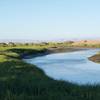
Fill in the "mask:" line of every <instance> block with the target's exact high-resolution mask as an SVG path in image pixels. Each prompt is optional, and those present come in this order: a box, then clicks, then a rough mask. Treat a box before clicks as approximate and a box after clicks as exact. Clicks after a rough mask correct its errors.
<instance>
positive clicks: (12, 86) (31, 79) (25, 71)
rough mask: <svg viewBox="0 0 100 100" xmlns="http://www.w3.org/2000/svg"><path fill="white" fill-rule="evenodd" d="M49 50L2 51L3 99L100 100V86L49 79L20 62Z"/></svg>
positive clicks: (0, 78) (0, 79) (0, 81)
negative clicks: (31, 55) (79, 84)
mask: <svg viewBox="0 0 100 100" xmlns="http://www.w3.org/2000/svg"><path fill="white" fill-rule="evenodd" d="M45 50H46V49H43V48H42V49H40V48H38V49H36V48H31V49H30V48H29V49H26V48H24V49H21V48H20V49H17V48H3V49H2V50H1V52H0V100H100V86H99V85H94V86H89V85H86V86H78V85H75V84H72V83H68V82H64V81H56V80H53V79H51V78H49V77H47V76H46V75H45V74H44V72H43V71H42V70H40V69H38V68H37V67H36V66H34V65H31V64H27V63H25V62H24V61H22V60H21V57H22V56H23V54H25V55H26V54H38V53H44V52H45Z"/></svg>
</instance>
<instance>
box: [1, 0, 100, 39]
mask: <svg viewBox="0 0 100 100" xmlns="http://www.w3.org/2000/svg"><path fill="white" fill-rule="evenodd" d="M85 38H93V39H94V38H95V39H96V38H100V0H0V40H2V39H7V40H10V39H13V40H14V39H15V40H16V39H20V40H21V39H23V40H53V39H55V40H57V39H85Z"/></svg>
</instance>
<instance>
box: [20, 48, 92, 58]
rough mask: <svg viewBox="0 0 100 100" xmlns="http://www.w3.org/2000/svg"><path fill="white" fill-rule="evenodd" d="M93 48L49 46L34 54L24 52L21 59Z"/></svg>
mask: <svg viewBox="0 0 100 100" xmlns="http://www.w3.org/2000/svg"><path fill="white" fill-rule="evenodd" d="M88 49H91V48H80V47H66V48H62V47H58V48H47V49H45V50H44V51H43V52H37V53H33V54H28V53H27V54H22V55H21V59H30V58H34V57H38V56H44V55H48V54H53V53H63V52H75V51H80V50H88Z"/></svg>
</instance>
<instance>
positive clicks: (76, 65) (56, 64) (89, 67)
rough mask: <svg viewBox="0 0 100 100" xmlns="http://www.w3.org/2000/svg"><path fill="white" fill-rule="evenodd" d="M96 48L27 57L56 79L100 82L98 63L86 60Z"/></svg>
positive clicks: (82, 82) (84, 82) (81, 82)
mask: <svg viewBox="0 0 100 100" xmlns="http://www.w3.org/2000/svg"><path fill="white" fill-rule="evenodd" d="M97 51H98V49H91V50H84V51H76V52H70V53H66V52H65V53H56V54H49V55H45V56H41V57H36V58H32V59H27V60H26V61H27V62H28V63H31V64H35V65H36V66H37V67H38V68H40V69H42V70H43V71H44V72H45V74H46V75H48V76H49V77H51V78H53V79H56V80H64V81H69V82H72V83H77V84H100V64H97V63H94V62H92V61H89V60H88V57H90V56H92V55H94V54H95V53H97Z"/></svg>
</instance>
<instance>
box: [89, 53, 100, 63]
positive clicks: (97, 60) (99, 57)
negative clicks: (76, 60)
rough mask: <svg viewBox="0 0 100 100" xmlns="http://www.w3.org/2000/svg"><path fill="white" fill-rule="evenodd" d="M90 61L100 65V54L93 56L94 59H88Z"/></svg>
mask: <svg viewBox="0 0 100 100" xmlns="http://www.w3.org/2000/svg"><path fill="white" fill-rule="evenodd" d="M88 59H89V60H90V61H93V62H96V63H100V54H96V55H93V56H92V57H89V58H88Z"/></svg>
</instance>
